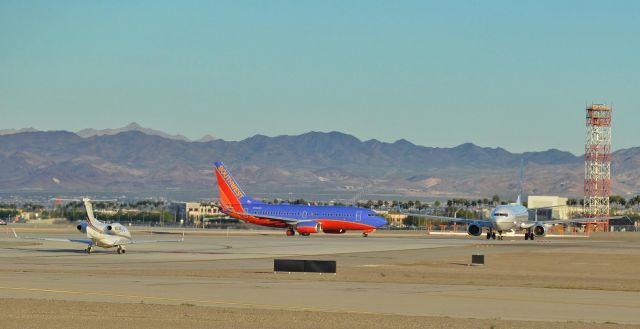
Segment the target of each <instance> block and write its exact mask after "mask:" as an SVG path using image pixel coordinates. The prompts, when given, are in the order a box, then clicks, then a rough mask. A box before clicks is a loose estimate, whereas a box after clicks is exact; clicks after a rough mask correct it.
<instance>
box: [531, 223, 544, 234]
mask: <svg viewBox="0 0 640 329" xmlns="http://www.w3.org/2000/svg"><path fill="white" fill-rule="evenodd" d="M532 232H533V234H535V236H545V235H547V227H546V226H544V225H543V224H537V225H536V226H534V227H533V229H532Z"/></svg>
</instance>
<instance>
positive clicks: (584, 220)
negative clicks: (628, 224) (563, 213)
mask: <svg viewBox="0 0 640 329" xmlns="http://www.w3.org/2000/svg"><path fill="white" fill-rule="evenodd" d="M619 218H624V217H622V216H621V217H605V218H591V217H590V218H586V217H583V218H572V219H552V220H539V221H530V222H528V221H527V222H522V223H520V227H522V228H531V227H533V226H535V225H538V224H543V225H559V224H571V223H588V222H594V221H599V220H609V219H619Z"/></svg>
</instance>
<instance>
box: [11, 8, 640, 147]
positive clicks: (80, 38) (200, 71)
mask: <svg viewBox="0 0 640 329" xmlns="http://www.w3.org/2000/svg"><path fill="white" fill-rule="evenodd" d="M639 36H640V2H638V1H440V2H431V1H372V0H369V1H2V2H0V40H1V42H0V118H1V119H0V129H7V128H21V127H35V128H38V129H46V130H54V129H55V130H60V129H64V130H79V129H82V128H86V127H93V128H115V127H121V126H124V125H126V124H128V123H129V122H132V121H136V122H138V123H140V124H141V125H143V126H145V127H150V128H155V129H161V130H164V131H167V132H170V133H180V134H184V135H186V136H188V137H191V138H199V137H200V136H202V135H204V134H211V135H213V136H215V137H218V138H223V139H227V140H239V139H244V138H246V137H249V136H252V135H254V134H264V135H268V136H275V135H281V134H299V133H304V132H307V131H311V130H314V131H332V130H337V131H342V132H345V133H350V134H353V135H355V136H356V137H358V138H360V139H363V140H365V139H370V138H376V139H378V140H382V141H390V142H392V141H395V140H397V139H400V138H405V139H407V140H409V141H411V142H413V143H416V144H420V145H427V146H440V147H450V146H455V145H458V144H461V143H464V142H473V143H476V144H478V145H481V146H490V147H497V146H500V147H504V148H506V149H508V150H510V151H516V152H519V151H529V150H544V149H548V148H558V149H562V150H568V151H571V152H574V153H582V150H583V141H584V135H585V127H584V107H585V103H590V102H606V103H613V106H614V127H613V144H614V149H620V148H626V147H631V146H639V145H640V142H639V141H638V136H640V134H639V133H638V128H637V123H638V122H640V111H639V110H640V78H639V74H640V60H639V59H638V58H640V37H639Z"/></svg>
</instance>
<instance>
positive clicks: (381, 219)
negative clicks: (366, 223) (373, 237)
mask: <svg viewBox="0 0 640 329" xmlns="http://www.w3.org/2000/svg"><path fill="white" fill-rule="evenodd" d="M387 224H388V223H387V220H386V219H385V218H384V217H376V218H375V219H374V224H373V225H374V226H375V227H380V226H384V225H387Z"/></svg>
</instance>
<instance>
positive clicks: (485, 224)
mask: <svg viewBox="0 0 640 329" xmlns="http://www.w3.org/2000/svg"><path fill="white" fill-rule="evenodd" d="M403 214H404V215H409V216H416V217H425V218H430V219H435V220H443V221H447V222H456V223H465V224H475V225H478V226H480V227H491V221H488V220H486V219H469V218H456V217H446V216H435V215H427V214H414V213H403Z"/></svg>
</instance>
